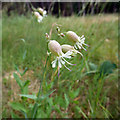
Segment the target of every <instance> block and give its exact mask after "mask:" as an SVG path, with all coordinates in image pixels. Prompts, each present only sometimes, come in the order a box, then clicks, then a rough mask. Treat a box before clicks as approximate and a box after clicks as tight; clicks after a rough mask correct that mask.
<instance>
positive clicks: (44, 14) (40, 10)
mask: <svg viewBox="0 0 120 120" xmlns="http://www.w3.org/2000/svg"><path fill="white" fill-rule="evenodd" d="M38 12H39V13H40V14H41V15H42V16H46V14H47V11H46V10H43V9H42V8H38Z"/></svg>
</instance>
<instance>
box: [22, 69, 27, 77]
mask: <svg viewBox="0 0 120 120" xmlns="http://www.w3.org/2000/svg"><path fill="white" fill-rule="evenodd" d="M27 70H28V68H27V67H26V68H25V70H24V71H23V73H22V74H21V76H23V75H24V74H25V73H26V72H27Z"/></svg>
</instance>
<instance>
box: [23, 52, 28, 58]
mask: <svg viewBox="0 0 120 120" xmlns="http://www.w3.org/2000/svg"><path fill="white" fill-rule="evenodd" d="M26 54H27V50H25V52H24V54H23V60H24V59H25V58H26Z"/></svg>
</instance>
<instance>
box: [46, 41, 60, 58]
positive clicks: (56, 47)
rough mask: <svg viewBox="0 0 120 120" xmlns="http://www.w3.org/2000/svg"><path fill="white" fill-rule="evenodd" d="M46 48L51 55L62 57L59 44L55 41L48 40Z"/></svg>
mask: <svg viewBox="0 0 120 120" xmlns="http://www.w3.org/2000/svg"><path fill="white" fill-rule="evenodd" d="M48 48H49V50H50V52H51V53H53V54H54V55H56V56H60V55H62V49H61V46H60V44H59V43H58V42H57V41H56V40H50V42H49V43H48Z"/></svg>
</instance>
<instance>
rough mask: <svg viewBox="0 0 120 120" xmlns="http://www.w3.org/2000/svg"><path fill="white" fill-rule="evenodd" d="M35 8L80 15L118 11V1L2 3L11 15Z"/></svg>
mask: <svg viewBox="0 0 120 120" xmlns="http://www.w3.org/2000/svg"><path fill="white" fill-rule="evenodd" d="M32 6H33V7H35V8H38V7H41V8H43V9H45V10H47V11H48V13H49V14H52V15H55V16H57V17H59V16H71V15H73V14H76V15H78V16H83V15H84V16H85V15H94V14H99V13H118V3H117V2H50V0H48V2H25V3H24V2H21V3H19V2H11V3H9V2H8V3H5V2H3V3H2V8H3V10H6V12H7V15H8V16H10V15H11V13H12V12H16V13H18V14H19V15H21V14H24V15H25V14H27V12H31V11H32Z"/></svg>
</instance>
